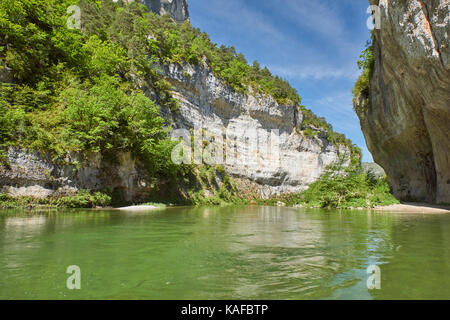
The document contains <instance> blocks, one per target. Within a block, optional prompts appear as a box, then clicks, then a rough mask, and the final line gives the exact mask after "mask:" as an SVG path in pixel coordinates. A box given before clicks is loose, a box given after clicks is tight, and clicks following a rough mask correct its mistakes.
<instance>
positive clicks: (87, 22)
mask: <svg viewBox="0 0 450 320" xmlns="http://www.w3.org/2000/svg"><path fill="white" fill-rule="evenodd" d="M74 4H77V5H78V6H79V7H80V8H81V12H82V16H81V17H82V21H81V30H77V29H69V28H68V27H67V18H68V17H69V16H70V14H68V13H67V8H68V7H69V6H70V5H74ZM147 11H148V10H147V9H146V7H145V6H143V5H142V4H140V3H138V2H136V1H135V2H132V3H130V4H125V3H124V2H123V1H119V2H117V3H116V2H114V1H110V0H95V1H94V0H79V1H77V0H2V1H0V66H3V64H4V63H5V64H6V65H7V66H8V67H9V68H10V69H11V74H12V76H13V82H14V83H13V84H9V83H8V84H6V83H1V84H0V150H4V149H5V148H6V147H8V146H18V147H23V148H29V149H33V150H41V151H43V152H46V153H49V154H50V155H51V156H52V157H53V158H54V159H61V158H63V157H64V156H65V155H66V154H67V152H69V151H81V152H84V151H92V152H100V153H102V154H105V155H107V154H111V153H114V152H117V151H131V152H132V153H133V154H135V155H137V156H138V157H139V158H140V159H141V160H143V162H144V163H145V164H146V166H147V168H148V170H149V172H150V173H151V174H152V175H154V176H155V177H159V178H164V179H166V178H169V179H175V177H177V176H180V177H183V178H184V177H185V175H186V172H189V171H192V170H193V169H192V167H190V166H176V165H174V164H173V163H172V161H171V159H170V155H171V150H172V148H173V146H174V145H175V142H172V141H170V140H169V139H168V131H167V130H166V129H165V128H164V121H163V119H162V118H161V117H160V115H159V110H160V107H166V108H170V109H171V110H172V111H176V110H177V108H178V103H177V101H176V100H175V99H174V98H173V96H172V94H171V91H172V87H171V84H170V82H168V81H167V79H165V78H164V77H163V76H162V75H161V72H160V70H159V68H160V67H161V66H163V65H166V64H167V63H178V64H183V63H186V62H188V63H191V64H199V63H202V62H203V61H205V62H207V63H208V65H209V66H210V67H211V69H212V71H213V73H214V74H215V75H216V76H217V77H218V78H220V79H222V80H223V81H224V82H225V83H226V84H228V85H229V86H230V87H231V88H233V89H234V90H236V91H237V92H242V93H245V92H247V91H248V90H249V87H251V88H252V90H253V91H256V92H259V93H262V94H270V95H272V96H273V97H274V98H275V99H276V101H277V102H278V103H280V104H281V105H291V106H294V107H297V106H298V105H300V102H301V98H300V97H299V95H298V93H297V91H296V90H295V89H294V88H292V87H291V86H290V85H289V83H288V82H287V81H286V80H284V79H281V78H280V77H278V76H274V75H272V74H271V72H270V71H269V70H268V69H267V68H266V67H264V68H263V67H261V66H260V64H259V63H258V62H256V61H255V62H253V64H252V65H249V64H248V62H247V60H246V59H245V57H244V56H243V55H242V54H241V53H237V52H236V49H235V48H234V47H225V46H220V47H219V46H217V45H216V44H214V43H213V42H212V41H211V40H210V38H209V36H208V35H207V34H206V33H203V32H201V31H200V30H199V29H197V28H194V27H192V26H191V24H190V23H189V22H188V21H186V22H184V23H182V24H179V23H175V22H174V21H173V20H172V19H170V17H168V16H167V15H166V16H163V17H160V16H158V15H156V14H153V13H149V12H147ZM143 86H145V87H146V89H147V91H148V92H152V93H154V94H152V99H154V101H152V100H151V99H150V98H149V97H148V96H146V95H145V94H144V93H143V92H142V91H141V90H140V89H139V87H143ZM301 108H303V109H302V111H304V113H305V125H307V126H311V127H316V128H324V129H325V130H326V132H327V137H328V139H329V140H330V141H332V142H333V143H335V144H345V145H347V146H349V147H350V148H351V149H352V150H353V151H352V152H354V153H355V154H358V150H357V148H356V147H354V146H353V145H352V144H351V143H350V142H349V140H348V139H346V138H345V137H344V136H343V135H340V134H338V133H335V132H334V131H333V130H332V127H331V126H330V125H329V124H328V123H327V122H326V121H325V119H323V118H318V117H317V116H315V115H314V114H313V113H312V112H311V111H309V110H307V109H306V108H304V107H301ZM306 130H308V129H306ZM309 130H310V131H306V134H311V135H313V134H316V133H314V132H313V131H314V130H313V129H309ZM316 132H317V131H316ZM359 155H360V153H359ZM1 158H2V151H0V160H1ZM210 170H211V169H210ZM215 174H219V175H220V176H221V177H222V179H223V183H222V184H223V185H224V186H225V187H224V188H223V189H220V190H216V191H217V192H216V193H215V197H218V198H217V199H216V200H217V201H216V200H214V199H211V200H208V201H213V202H214V201H215V202H219V200H220V201H228V200H230V201H235V196H234V191H233V187H232V185H231V182H230V179H229V177H228V176H227V175H226V174H225V170H224V169H223V168H219V169H216V173H215ZM202 175H203V177H202V180H204V182H205V183H206V181H208V182H207V183H209V184H211V183H213V181H212V180H213V179H212V178H211V175H212V173H211V171H210V172H205V173H203V174H202ZM197 198H199V199H202V197H201V194H199V195H198V196H197ZM82 199H84V200H82ZM227 199H228V200H227ZM72 200H73V201H74V202H76V200H74V199H72ZM72 200H70V199H64V200H60V201H61V202H64V201H67V204H69V205H70V203H71V201H72ZM78 200H80V201H79V203H80V205H82V204H83V203H85V202H86V201H87V203H88V205H89V204H90V203H91V202H92V201H91V200H89V199H88V200H86V197H84V198H83V196H80V198H79V199H78ZM236 201H237V200H236ZM197 202H202V201H200V200H199V201H197Z"/></svg>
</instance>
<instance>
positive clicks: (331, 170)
mask: <svg viewBox="0 0 450 320" xmlns="http://www.w3.org/2000/svg"><path fill="white" fill-rule="evenodd" d="M279 201H281V202H283V203H284V204H286V205H288V206H296V205H300V206H305V207H316V208H338V209H352V208H373V207H376V206H386V205H391V204H397V203H399V201H398V200H397V199H395V197H394V196H393V195H392V194H391V192H390V190H389V185H388V182H387V178H386V176H384V177H383V178H381V179H377V178H376V176H375V175H374V174H372V173H371V172H370V171H369V172H365V171H364V170H362V168H361V167H360V166H359V164H356V163H352V164H350V165H349V166H346V165H345V161H340V162H337V163H335V164H332V165H330V166H329V167H328V168H327V169H326V171H325V173H324V174H323V175H322V176H321V177H320V179H319V180H317V181H316V182H314V183H313V184H311V185H310V186H309V188H308V189H307V190H306V191H304V192H302V193H299V194H291V195H284V196H280V197H275V198H273V199H270V200H268V201H262V203H265V204H276V203H277V202H279Z"/></svg>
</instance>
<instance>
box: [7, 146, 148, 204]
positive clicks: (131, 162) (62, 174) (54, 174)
mask: <svg viewBox="0 0 450 320" xmlns="http://www.w3.org/2000/svg"><path fill="white" fill-rule="evenodd" d="M5 160H6V161H5V162H6V164H4V165H1V166H0V193H7V194H9V195H10V196H13V197H20V196H28V197H35V198H47V197H57V196H66V195H74V194H76V193H77V192H78V191H80V190H82V189H86V190H93V191H106V192H108V193H110V194H112V195H113V196H114V200H115V201H119V202H131V201H145V200H146V197H147V195H148V192H149V190H150V181H149V178H148V176H147V171H146V170H145V168H144V166H143V165H142V164H141V163H140V162H139V161H138V160H137V159H135V158H134V157H133V156H132V155H131V154H130V153H119V154H117V155H116V156H115V157H114V159H106V158H105V157H102V156H101V155H100V154H99V153H90V154H84V155H81V154H71V155H68V156H67V158H66V159H59V160H56V161H55V160H52V159H50V158H49V157H48V156H46V155H44V154H41V153H39V152H29V151H27V150H23V149H17V148H9V150H8V152H7V155H6V159H5Z"/></svg>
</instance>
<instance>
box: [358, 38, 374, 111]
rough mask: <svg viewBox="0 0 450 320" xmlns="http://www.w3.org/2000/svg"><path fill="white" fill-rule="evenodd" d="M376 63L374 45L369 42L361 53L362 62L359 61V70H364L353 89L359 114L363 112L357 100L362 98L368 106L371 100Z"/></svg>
mask: <svg viewBox="0 0 450 320" xmlns="http://www.w3.org/2000/svg"><path fill="white" fill-rule="evenodd" d="M374 63H375V61H374V56H373V43H372V41H368V42H367V43H366V48H365V49H364V50H363V52H362V53H361V56H360V60H358V68H359V69H360V70H362V72H361V75H360V76H359V77H358V79H357V80H356V83H355V86H354V88H353V105H354V108H355V112H356V113H357V114H359V113H361V111H362V110H359V109H358V107H357V103H356V99H359V98H361V97H362V98H363V99H364V100H366V103H365V105H367V102H368V99H369V86H370V78H371V77H372V72H373V68H374ZM360 107H362V106H360Z"/></svg>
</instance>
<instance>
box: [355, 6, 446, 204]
mask: <svg viewBox="0 0 450 320" xmlns="http://www.w3.org/2000/svg"><path fill="white" fill-rule="evenodd" d="M371 4H375V5H378V6H379V8H380V22H381V28H380V29H379V30H374V37H373V41H374V57H375V64H374V69H373V73H372V77H371V79H370V88H369V90H368V92H363V93H362V94H361V95H360V96H359V97H357V99H356V101H355V103H356V106H355V109H356V110H358V116H359V118H360V121H361V128H362V130H363V132H364V136H365V138H366V141H367V146H368V148H369V150H370V151H371V153H372V155H373V157H374V160H375V162H377V163H378V164H380V165H381V166H382V167H383V168H384V169H385V171H386V173H387V175H388V178H389V182H390V185H391V187H392V189H393V193H394V195H395V196H396V197H397V198H399V199H401V200H408V201H426V202H430V203H450V153H449V152H450V139H449V137H450V49H449V43H450V41H449V31H450V27H449V20H450V8H449V7H450V3H449V1H448V0H423V1H419V0H406V1H394V0H380V1H371Z"/></svg>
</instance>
